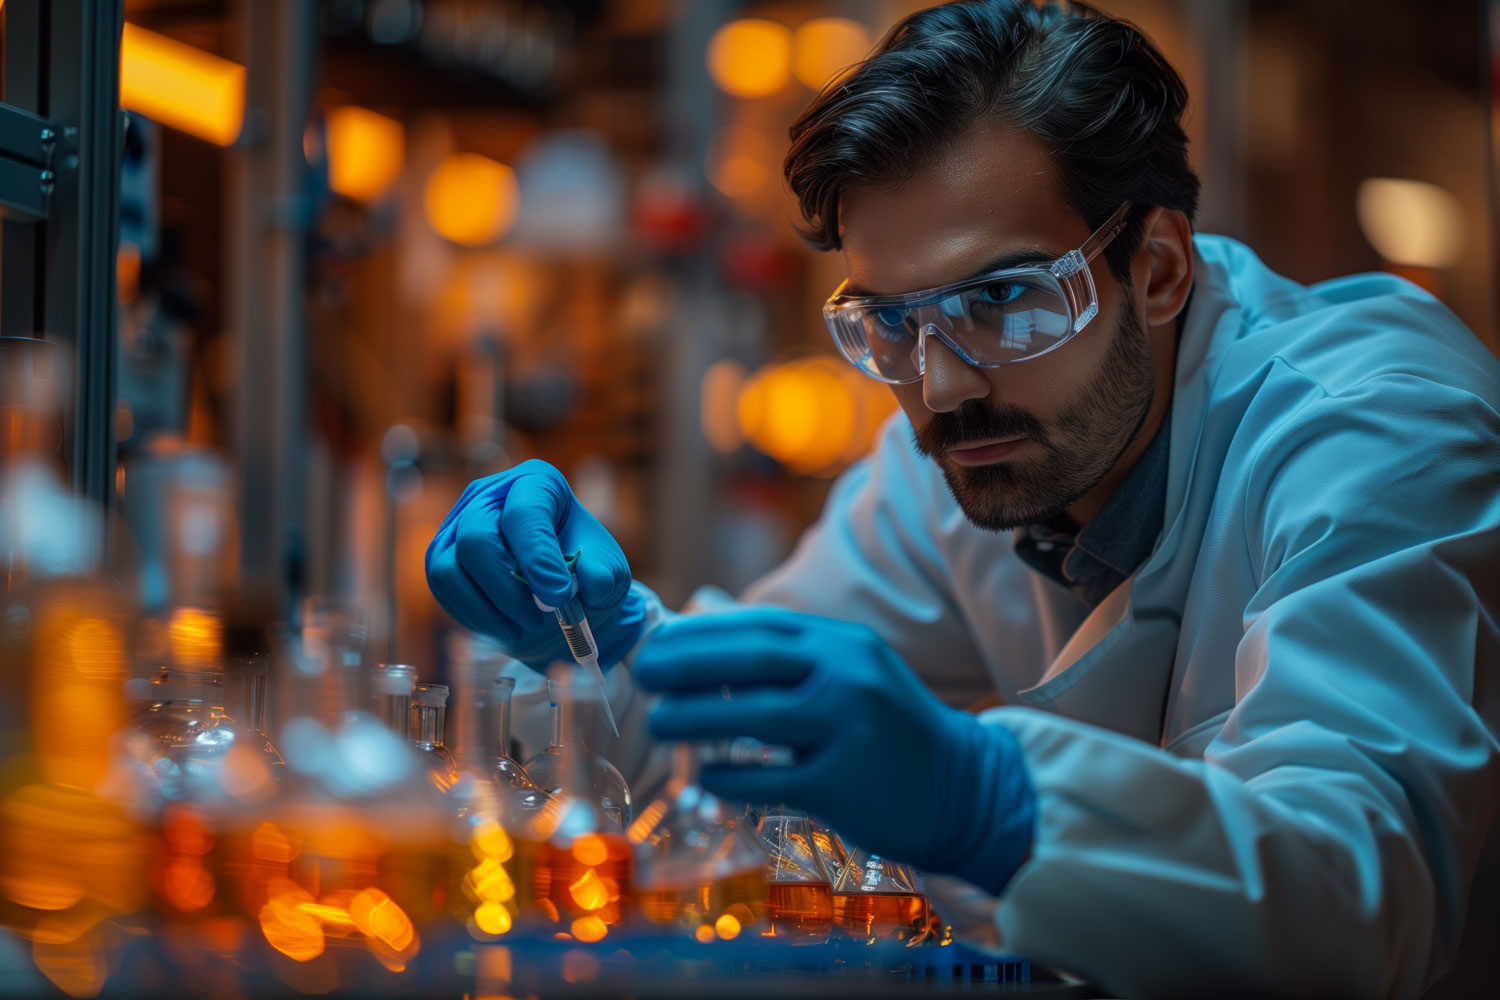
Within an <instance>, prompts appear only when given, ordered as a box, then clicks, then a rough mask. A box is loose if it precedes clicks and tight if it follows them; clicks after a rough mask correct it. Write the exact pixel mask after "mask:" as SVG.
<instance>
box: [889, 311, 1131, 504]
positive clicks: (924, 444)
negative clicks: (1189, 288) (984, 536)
mask: <svg viewBox="0 0 1500 1000" xmlns="http://www.w3.org/2000/svg"><path fill="white" fill-rule="evenodd" d="M1154 395H1155V370H1154V368H1153V366H1152V361H1151V344H1150V341H1149V339H1148V338H1147V336H1146V332H1145V330H1144V329H1143V328H1142V327H1141V324H1140V320H1139V319H1137V318H1136V314H1135V301H1134V295H1133V293H1132V292H1131V290H1130V289H1129V288H1127V289H1126V294H1125V299H1124V304H1123V308H1122V309H1121V319H1120V322H1119V324H1118V325H1117V326H1116V328H1115V331H1114V336H1113V339H1111V341H1110V344H1109V350H1108V351H1107V352H1106V353H1105V357H1104V361H1103V363H1102V364H1101V365H1100V366H1099V370H1098V371H1097V372H1095V373H1094V376H1093V377H1092V378H1091V379H1090V380H1089V382H1088V383H1087V384H1086V385H1085V386H1084V387H1083V388H1082V389H1081V390H1079V392H1078V394H1077V395H1076V396H1075V397H1074V398H1073V399H1072V400H1070V401H1069V402H1068V403H1066V404H1065V405H1064V406H1063V408H1062V410H1061V412H1060V413H1059V414H1058V416H1057V418H1056V420H1054V421H1053V422H1052V423H1051V424H1050V425H1049V424H1044V423H1043V422H1042V421H1041V420H1039V419H1038V418H1037V417H1036V416H1035V415H1034V414H1032V413H1030V412H1028V411H1026V410H1023V409H1021V408H1020V407H1015V406H1006V405H1000V406H991V405H988V404H986V403H982V402H979V401H978V400H968V401H966V402H964V403H963V404H961V405H960V406H959V407H958V408H957V409H955V410H952V411H950V412H947V413H935V414H933V416H932V419H931V420H929V421H927V423H926V424H925V425H923V427H922V429H921V430H919V431H917V432H916V439H915V440H916V447H917V450H918V451H920V452H921V453H922V454H923V455H926V456H927V457H928V458H931V459H932V460H933V461H935V462H936V463H937V464H938V467H939V468H940V469H942V470H943V478H944V479H946V480H947V482H948V489H949V490H950V491H951V492H952V493H953V498H954V499H955V500H956V501H958V506H959V508H960V509H961V510H962V511H963V513H964V516H965V517H966V518H968V520H969V521H970V523H972V524H974V525H975V526H976V527H979V528H983V529H985V530H987V531H1008V530H1010V529H1012V528H1019V527H1022V526H1023V525H1028V524H1042V523H1045V522H1047V521H1050V520H1053V519H1055V518H1057V517H1058V516H1059V515H1061V514H1062V513H1063V512H1064V511H1065V510H1067V508H1068V507H1070V506H1072V505H1073V504H1075V503H1077V502H1078V501H1079V500H1081V499H1082V498H1083V497H1084V496H1085V495H1086V494H1087V493H1088V492H1089V491H1090V490H1092V489H1093V488H1094V487H1095V486H1097V485H1099V483H1100V481H1101V480H1103V479H1104V477H1105V476H1106V475H1108V474H1109V471H1110V470H1111V469H1113V468H1114V467H1115V465H1116V464H1117V463H1118V462H1119V461H1120V457H1121V456H1122V455H1124V454H1125V450H1126V449H1127V448H1129V447H1130V443H1131V441H1133V440H1134V439H1135V436H1136V434H1137V433H1138V432H1139V431H1140V428H1141V426H1142V425H1143V424H1144V423H1145V420H1146V415H1147V414H1148V413H1149V412H1150V411H1151V402H1152V399H1153V397H1154ZM1010 437H1026V438H1030V439H1031V440H1032V441H1033V442H1035V443H1036V444H1038V445H1040V447H1041V451H1042V456H1041V457H1040V458H1036V459H1030V460H1022V461H1009V462H998V463H995V464H993V465H985V466H978V467H973V466H964V465H959V464H958V463H957V462H954V461H953V460H952V459H951V458H949V457H948V454H947V451H948V449H949V448H952V447H957V446H961V445H963V444H965V443H966V442H969V441H977V440H981V439H984V438H1010Z"/></svg>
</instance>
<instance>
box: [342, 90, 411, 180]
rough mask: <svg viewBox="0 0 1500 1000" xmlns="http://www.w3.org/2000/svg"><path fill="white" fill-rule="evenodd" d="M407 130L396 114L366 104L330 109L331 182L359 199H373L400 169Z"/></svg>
mask: <svg viewBox="0 0 1500 1000" xmlns="http://www.w3.org/2000/svg"><path fill="white" fill-rule="evenodd" d="M405 151H406V132H405V130H404V129H403V128H402V127H401V123H400V122H398V121H396V120H395V119H394V118H387V117H386V116H385V115H379V114H376V113H375V112H373V111H368V110H366V109H365V108H357V107H352V106H351V107H343V108H335V109H334V110H332V111H330V112H329V113H328V186H329V187H331V188H332V189H333V190H335V191H337V192H338V193H339V194H341V195H344V196H345V197H347V198H353V199H355V200H356V201H374V200H376V199H377V198H379V197H380V196H381V195H383V194H385V192H386V191H387V190H388V189H389V188H390V186H391V184H392V183H393V182H394V181H395V180H396V178H397V177H398V176H399V175H400V173H401V164H402V161H403V159H404V157H405Z"/></svg>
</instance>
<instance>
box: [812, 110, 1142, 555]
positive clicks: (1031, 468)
mask: <svg viewBox="0 0 1500 1000" xmlns="http://www.w3.org/2000/svg"><path fill="white" fill-rule="evenodd" d="M1054 169H1055V168H1054V166H1053V164H1052V162H1051V159H1050V156H1049V153H1048V151H1047V148H1046V146H1045V145H1044V144H1043V143H1042V142H1041V140H1039V139H1037V138H1035V137H1033V136H1031V135H1029V134H1026V133H1022V132H1016V131H1011V130H1008V129H1001V128H990V129H985V130H976V131H973V132H970V133H969V134H968V135H966V136H965V137H963V138H962V139H960V140H959V141H958V142H957V143H955V144H954V145H953V146H952V147H950V148H949V149H948V150H946V151H944V152H943V153H942V154H941V155H940V156H938V158H937V159H936V160H935V161H934V162H933V163H932V164H931V165H930V166H928V167H927V168H926V169H924V170H922V171H921V172H920V173H918V174H917V175H915V176H914V177H912V178H911V179H910V180H908V181H906V182H905V183H904V184H902V185H901V186H900V187H899V188H897V189H895V190H891V189H884V190H881V189H876V188H859V189H856V190H854V191H851V192H849V193H848V194H846V195H845V196H844V198H843V202H842V204H841V207H840V218H841V220H842V236H843V244H844V256H845V259H846V262H847V264H848V268H849V278H850V284H851V286H852V287H853V288H857V289H859V290H860V291H862V292H864V293H868V294H878V295H888V294H899V293H905V292H914V291H920V290H922V289H926V288H932V287H935V286H937V285H943V284H947V283H949V282H953V281H960V280H963V279H965V278H968V277H971V276H973V275H975V274H976V273H979V272H981V271H983V270H984V269H985V268H986V266H987V265H988V264H989V263H990V262H991V261H994V260H996V259H998V258H1000V257H1002V256H1005V255H1008V254H1011V253H1013V252H1018V251H1040V252H1042V253H1044V254H1046V256H1047V257H1049V258H1053V257H1060V256H1062V255H1063V254H1065V253H1067V252H1068V251H1069V250H1072V249H1076V248H1077V247H1078V246H1079V245H1081V244H1082V243H1083V242H1084V240H1086V239H1088V236H1089V228H1088V225H1087V224H1086V223H1085V222H1084V221H1083V220H1082V219H1081V218H1079V217H1078V216H1077V215H1076V214H1075V213H1074V212H1073V210H1072V209H1070V208H1069V207H1068V206H1067V205H1066V204H1065V203H1064V202H1063V200H1062V198H1061V196H1060V195H1059V193H1058V192H1057V190H1056V188H1055V183H1054ZM1091 268H1092V271H1093V276H1094V283H1095V285H1096V287H1097V288H1098V294H1099V314H1098V315H1097V316H1095V317H1094V319H1093V320H1092V321H1090V322H1089V324H1088V325H1087V326H1086V327H1084V328H1083V331H1082V332H1081V333H1079V334H1078V335H1077V336H1076V337H1074V338H1073V339H1072V340H1070V341H1068V342H1067V343H1066V344H1063V345H1062V346H1061V347H1059V348H1057V349H1056V350H1054V351H1051V352H1050V353H1047V354H1044V355H1041V356H1039V357H1037V358H1034V359H1031V360H1027V361H1024V362H1021V363H1019V364H1011V365H1004V366H1001V367H999V368H974V367H970V366H968V365H966V364H964V362H963V361H962V360H961V359H959V358H958V357H957V355H955V354H954V353H953V352H952V351H951V350H949V349H948V348H947V347H946V346H945V345H942V344H940V343H938V342H937V341H936V340H935V339H929V340H928V342H927V346H926V373H925V375H924V376H923V378H922V381H920V382H915V383H912V384H910V385H896V386H892V387H891V389H892V391H893V392H894V393H895V394H896V399H897V401H898V402H899V403H900V404H901V408H902V409H903V410H905V411H906V415H907V418H908V419H909V420H910V421H911V425H912V427H913V428H914V429H915V430H916V441H917V447H918V449H919V450H921V451H922V453H923V454H925V455H927V456H929V457H930V458H932V459H933V460H934V461H936V462H937V463H938V465H939V467H941V468H942V470H943V475H944V477H945V478H946V479H947V481H948V486H949V488H950V489H951V490H952V491H953V495H954V497H955V498H956V499H957V500H958V503H959V506H960V507H961V508H962V509H963V512H964V514H965V515H966V516H967V517H968V518H969V520H970V521H972V522H973V523H974V524H976V525H978V526H979V527H982V528H987V529H990V530H995V531H998V530H1003V529H1008V528H1014V527H1017V526H1020V525H1023V524H1035V523H1038V522H1041V521H1044V520H1047V519H1048V518H1050V517H1053V516H1055V515H1057V514H1060V513H1062V512H1064V511H1065V510H1067V509H1068V508H1069V507H1070V506H1072V505H1073V504H1075V503H1077V502H1078V501H1079V500H1080V499H1082V498H1083V497H1084V496H1085V495H1087V494H1088V493H1089V491H1090V490H1093V489H1094V488H1095V487H1096V486H1098V485H1099V483H1100V481H1101V480H1103V479H1104V477H1105V475H1106V474H1107V473H1108V472H1109V471H1110V470H1111V469H1113V468H1114V466H1115V465H1116V463H1117V462H1118V461H1119V460H1120V457H1121V456H1122V455H1123V454H1124V453H1125V450H1126V448H1127V447H1128V446H1129V445H1130V442H1131V440H1132V438H1133V437H1134V435H1135V432H1136V430H1137V429H1138V428H1140V427H1141V425H1142V423H1143V422H1144V420H1145V418H1146V415H1147V413H1148V412H1149V411H1150V408H1151V401H1152V395H1153V378H1154V369H1153V361H1152V349H1151V343H1150V338H1149V337H1148V336H1147V333H1146V331H1145V330H1144V329H1143V327H1142V325H1141V322H1140V319H1139V317H1138V316H1137V311H1136V307H1135V300H1134V297H1133V296H1132V295H1131V293H1130V289H1129V288H1128V286H1122V285H1121V284H1120V283H1119V282H1118V281H1117V280H1116V279H1115V278H1114V276H1113V274H1112V273H1111V272H1110V270H1109V267H1108V265H1107V264H1106V263H1105V261H1104V258H1103V257H1102V256H1100V257H1096V258H1095V259H1094V261H1093V263H1092V265H1091Z"/></svg>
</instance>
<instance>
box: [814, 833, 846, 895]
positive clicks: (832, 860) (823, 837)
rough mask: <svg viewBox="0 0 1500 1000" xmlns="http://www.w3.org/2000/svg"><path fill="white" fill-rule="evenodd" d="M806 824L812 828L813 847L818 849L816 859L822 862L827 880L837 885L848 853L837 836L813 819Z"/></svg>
mask: <svg viewBox="0 0 1500 1000" xmlns="http://www.w3.org/2000/svg"><path fill="white" fill-rule="evenodd" d="M808 824H809V825H810V826H811V827H812V833H813V846H815V847H816V848H817V849H818V858H819V859H820V860H821V861H822V862H823V868H824V869H825V870H826V871H827V872H828V877H829V879H830V880H831V881H832V882H834V883H835V884H837V883H838V880H839V874H840V873H841V872H842V871H843V870H844V864H845V862H847V861H848V860H849V852H848V851H847V850H845V848H844V842H843V841H841V840H840V839H839V835H838V834H836V833H834V832H833V831H832V830H830V829H828V828H827V827H825V826H823V825H822V824H820V823H819V822H818V821H817V820H815V819H809V820H808Z"/></svg>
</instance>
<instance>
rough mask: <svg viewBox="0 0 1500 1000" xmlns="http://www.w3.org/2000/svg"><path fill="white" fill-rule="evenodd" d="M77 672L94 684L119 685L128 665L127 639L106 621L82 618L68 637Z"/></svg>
mask: <svg viewBox="0 0 1500 1000" xmlns="http://www.w3.org/2000/svg"><path fill="white" fill-rule="evenodd" d="M67 648H68V655H69V656H70V657H71V658H72V661H73V668H74V669H75V670H77V671H78V673H79V674H80V675H81V676H82V677H83V678H84V679H85V680H90V681H106V682H118V681H119V679H120V674H121V672H122V668H123V666H124V663H125V639H124V637H123V636H122V635H120V632H119V630H118V629H116V628H115V627H114V625H112V624H111V623H110V622H108V621H105V620H104V619H102V618H81V619H79V620H78V621H77V622H76V623H74V625H73V628H72V630H71V631H70V632H69V634H68V641H67Z"/></svg>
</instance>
